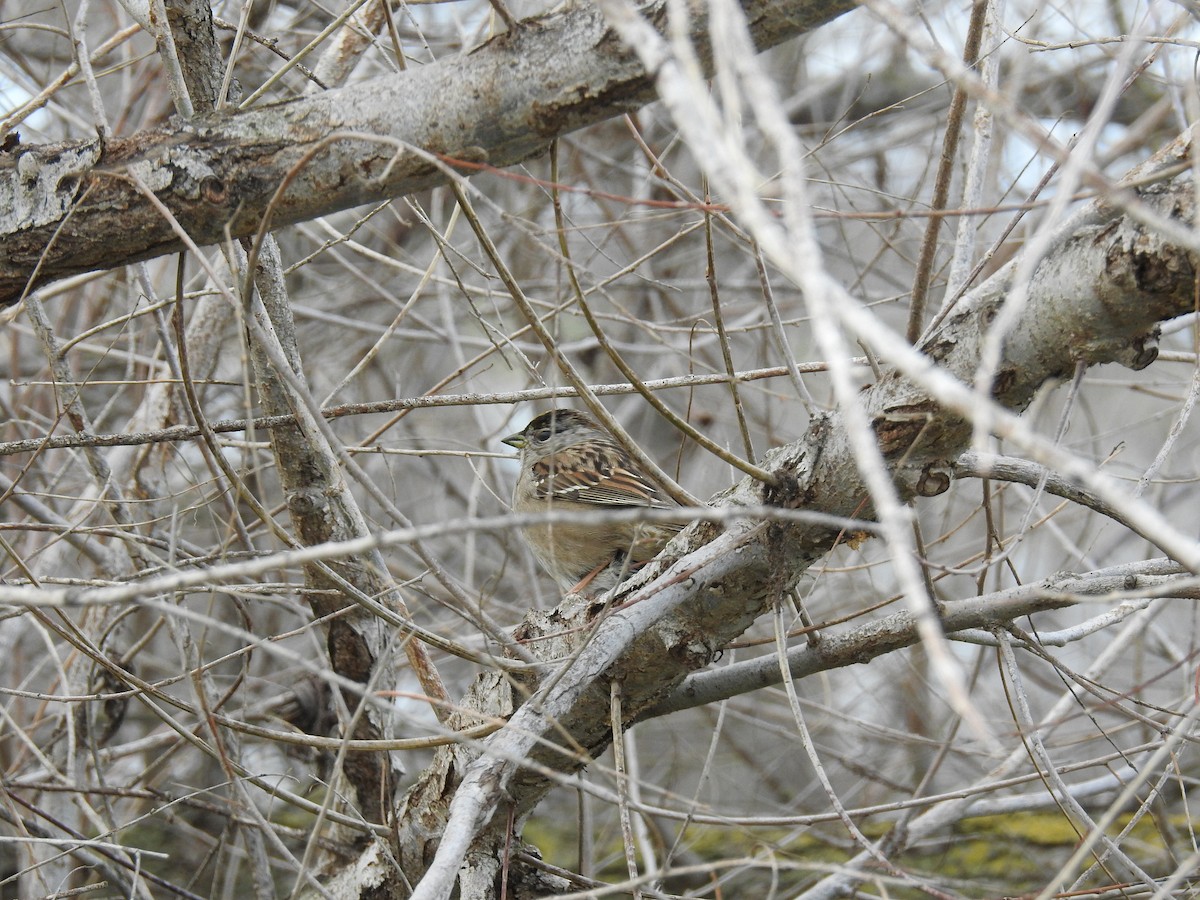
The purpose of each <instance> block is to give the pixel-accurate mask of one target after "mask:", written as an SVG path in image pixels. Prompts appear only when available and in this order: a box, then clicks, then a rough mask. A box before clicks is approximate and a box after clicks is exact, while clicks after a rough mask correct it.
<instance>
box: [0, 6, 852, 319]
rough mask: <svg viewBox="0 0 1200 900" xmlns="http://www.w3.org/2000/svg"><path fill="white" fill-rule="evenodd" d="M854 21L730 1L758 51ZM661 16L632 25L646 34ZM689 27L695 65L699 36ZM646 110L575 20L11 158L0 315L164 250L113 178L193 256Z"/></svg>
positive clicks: (597, 19) (0, 181)
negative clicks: (252, 103)
mask: <svg viewBox="0 0 1200 900" xmlns="http://www.w3.org/2000/svg"><path fill="white" fill-rule="evenodd" d="M854 6H855V4H854V3H853V2H851V0H787V2H774V0H747V2H746V4H745V10H746V15H747V18H748V19H749V21H750V22H751V27H752V28H753V32H754V36H755V39H756V40H757V42H758V46H759V48H760V49H766V48H768V47H773V46H775V45H776V44H779V43H780V42H782V41H784V40H787V39H788V38H791V37H794V36H796V35H798V34H801V33H803V32H805V31H808V30H810V29H812V28H815V27H816V26H818V25H821V24H823V23H825V22H828V21H829V20H831V19H833V18H835V17H837V16H839V15H841V14H842V13H844V12H847V11H848V10H850V9H853V8H854ZM664 9H665V3H659V4H657V6H656V7H655V10H652V11H650V12H653V13H654V18H655V20H656V21H658V22H659V24H660V25H661V24H662V22H663V21H664V17H665V13H664ZM648 14H649V12H648ZM691 24H692V29H693V40H694V41H695V42H696V45H697V46H698V47H699V48H701V51H702V52H703V48H705V47H707V46H708V38H707V32H706V22H705V20H703V19H695V20H693V22H692V23H691ZM653 99H654V87H653V84H652V82H651V80H650V79H649V77H648V76H647V74H646V72H645V71H644V69H643V68H642V66H641V64H640V63H639V62H638V61H637V60H636V58H635V57H633V55H632V54H630V53H629V52H628V51H627V50H626V49H625V48H624V47H623V46H622V44H621V42H620V41H619V40H618V39H617V37H616V36H615V35H614V34H613V33H612V32H611V31H610V29H609V28H608V27H607V26H606V25H605V23H604V18H603V16H601V15H600V13H599V12H598V11H597V10H596V9H595V7H593V6H590V5H584V4H579V5H573V6H569V7H568V8H566V9H565V10H563V11H561V12H556V13H552V14H549V15H547V16H543V17H541V18H538V19H532V20H528V21H526V22H524V23H522V27H521V28H520V29H519V30H517V31H515V32H511V33H505V34H503V35H501V36H499V37H497V38H495V39H493V40H491V41H489V42H488V43H487V44H485V45H484V46H482V47H479V48H477V49H476V50H474V51H472V52H470V53H467V54H465V55H463V56H459V57H454V58H452V59H447V60H444V61H441V62H438V63H434V64H432V65H428V66H422V67H420V68H415V69H411V70H409V71H406V72H402V73H399V74H396V75H391V76H387V77H383V78H377V79H374V80H371V81H367V82H364V83H361V84H356V85H353V86H351V87H347V88H342V89H338V90H331V91H326V92H324V93H322V94H319V95H316V96H312V97H305V98H303V99H299V100H292V101H288V102H283V103H275V104H269V105H265V106H260V107H255V108H252V109H250V110H247V111H245V112H240V113H236V114H232V115H228V114H215V115H208V116H203V117H199V118H197V119H195V120H192V121H190V122H183V123H181V122H178V121H173V122H171V123H169V124H168V125H166V126H164V127H162V128H159V129H155V130H152V131H146V132H141V133H139V134H135V135H132V136H130V137H127V138H121V139H113V140H109V141H108V142H107V143H106V144H105V145H103V146H101V144H100V143H99V142H98V141H81V142H75V143H71V144H65V145H54V146H38V147H20V146H18V147H16V148H15V149H14V150H12V151H11V152H7V153H2V154H0V210H4V211H6V212H4V213H0V302H4V303H11V302H13V301H15V300H16V299H18V298H19V297H21V296H22V294H23V293H25V292H26V291H27V290H29V289H31V288H32V287H36V286H38V285H40V284H44V283H46V282H48V281H53V280H55V279H57V278H62V277H64V276H67V275H72V274H76V273H79V272H87V271H91V270H93V269H104V268H111V267H113V266H118V265H124V264H126V263H130V262H135V261H137V260H142V259H149V258H151V257H154V256H160V255H162V254H165V253H171V252H174V251H176V250H178V249H180V243H179V240H178V238H177V236H176V235H175V233H174V232H173V231H172V229H171V227H170V225H169V224H168V223H167V222H166V221H164V219H163V217H162V216H160V215H159V214H158V213H157V212H156V211H155V210H154V209H153V207H152V206H151V205H150V204H149V203H148V202H147V201H146V199H145V198H144V197H143V196H142V195H141V194H140V193H139V192H138V190H137V188H136V187H135V185H133V184H132V183H131V182H130V179H129V178H128V177H127V175H126V174H125V173H126V172H127V171H129V170H131V169H132V170H135V171H136V172H137V173H138V175H139V177H140V178H141V179H142V181H144V182H145V183H146V184H148V185H150V186H151V187H152V188H153V189H154V191H155V194H156V196H157V197H158V198H159V199H160V200H161V201H162V202H163V203H164V204H165V205H166V207H167V208H168V209H169V210H170V211H171V213H172V214H173V215H174V216H175V218H176V219H177V220H178V221H179V222H180V223H181V224H182V225H183V227H184V229H185V230H186V231H187V233H188V235H189V236H190V237H191V238H192V240H193V241H194V242H195V243H197V244H200V245H204V244H211V243H215V242H217V241H220V240H224V239H225V237H226V233H227V232H228V234H231V235H232V236H233V237H235V238H236V237H245V236H248V235H251V234H254V233H256V232H257V231H258V230H259V228H260V227H261V225H262V223H263V217H264V215H265V214H266V212H267V208H268V204H273V205H272V206H271V211H270V212H271V221H270V224H271V225H272V226H280V225H286V224H289V223H293V222H300V221H305V220H308V219H312V218H314V217H316V216H321V215H326V214H328V213H332V212H335V211H337V210H340V209H346V208H348V207H351V206H356V205H359V204H363V203H368V202H374V201H378V200H382V199H386V198H389V197H397V196H401V195H404V194H407V193H411V192H412V191H415V190H420V189H424V188H428V187H431V186H433V185H436V184H440V183H443V182H444V181H445V179H446V174H445V172H444V170H443V169H441V168H439V165H438V164H437V163H436V161H435V160H434V158H433V156H432V154H443V155H445V156H449V157H452V158H457V159H467V160H472V161H476V162H479V161H484V162H487V163H488V164H490V165H493V166H510V165H513V164H514V163H517V162H520V161H521V160H524V159H528V158H529V157H531V156H535V155H537V154H539V153H541V152H543V151H544V150H545V148H546V146H547V145H548V144H549V142H550V141H551V140H552V139H554V138H556V137H558V136H560V135H563V134H567V133H568V132H571V131H574V130H576V129H578V128H582V127H584V126H586V125H590V124H593V123H595V122H600V121H603V120H605V119H608V118H611V117H612V116H616V115H620V114H622V113H625V112H629V111H631V110H634V109H637V108H638V107H640V106H642V105H644V104H646V103H648V102H650V101H651V100H653ZM414 151H416V152H414ZM285 181H286V187H284V188H283V189H282V190H280V187H281V185H284V184H285ZM277 191H278V192H279V196H278V197H275V195H276V192H277Z"/></svg>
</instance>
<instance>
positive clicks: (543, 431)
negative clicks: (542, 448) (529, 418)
mask: <svg viewBox="0 0 1200 900" xmlns="http://www.w3.org/2000/svg"><path fill="white" fill-rule="evenodd" d="M533 439H534V440H535V441H537V442H538V443H539V444H544V443H545V442H546V441H548V440H550V429H549V428H539V429H538V430H537V431H535V432H534V433H533Z"/></svg>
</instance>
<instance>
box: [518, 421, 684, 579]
mask: <svg viewBox="0 0 1200 900" xmlns="http://www.w3.org/2000/svg"><path fill="white" fill-rule="evenodd" d="M503 442H504V443H505V444H508V445H509V446H510V447H515V448H517V449H518V450H519V451H521V473H520V475H519V476H518V478H517V483H516V486H515V487H514V489H513V497H512V508H513V512H515V513H517V514H520V515H523V514H527V513H539V512H547V511H555V512H572V513H583V512H589V511H600V510H616V509H638V508H645V509H679V508H680V507H679V505H678V504H677V503H675V501H674V500H672V499H671V498H670V497H668V496H667V495H666V494H665V493H663V491H662V489H661V488H660V487H659V486H658V485H657V484H655V482H654V481H653V480H652V479H651V478H650V476H649V475H647V474H646V473H645V472H644V471H643V470H642V467H641V466H640V465H638V463H637V462H635V461H634V460H633V458H632V457H631V456H630V455H629V454H628V453H627V452H626V451H625V449H624V448H623V447H622V446H621V445H620V444H618V443H617V442H616V441H615V440H614V439H613V438H612V436H611V435H610V434H609V433H608V432H607V431H606V430H605V429H604V427H603V426H601V425H600V424H599V423H598V422H596V421H595V420H594V419H592V418H591V417H590V416H588V415H586V414H584V413H581V412H578V411H576V410H573V409H552V410H550V411H549V412H544V413H542V414H541V415H539V416H537V417H536V418H534V419H533V421H531V422H530V423H529V424H528V425H526V426H525V428H524V429H522V430H521V431H519V432H517V433H516V434H510V435H509V436H508V437H506V438H503ZM685 524H686V519H683V520H681V521H680V522H678V523H659V522H654V523H650V522H645V523H639V522H622V523H615V522H588V521H587V520H586V519H581V520H580V521H577V522H569V523H565V522H556V523H547V524H542V525H528V526H522V528H521V531H522V534H523V536H524V538H525V541H526V543H528V544H529V549H530V550H532V551H533V555H534V556H535V557H536V558H537V561H538V562H539V563H540V564H541V566H542V568H543V569H545V570H546V572H547V573H548V574H549V575H550V577H551V578H553V579H554V580H555V582H557V584H558V586H559V587H560V588H562V589H563V590H564V591H567V592H568V593H572V592H578V591H582V590H583V589H584V588H585V587H586V586H588V584H589V583H590V582H591V581H592V579H593V578H594V577H595V576H596V575H597V574H598V573H599V572H600V571H601V570H603V569H604V568H606V567H607V566H608V565H610V564H611V563H613V562H614V561H616V560H618V559H622V560H627V561H628V562H629V563H631V564H641V563H644V562H646V561H648V560H650V559H651V558H653V557H654V556H655V555H657V554H658V551H659V550H661V549H662V548H663V546H664V545H665V544H666V543H667V541H669V540H670V539H671V537H672V536H674V534H675V533H676V532H678V531H679V530H680V529H681V528H682V527H683V526H684V525H685Z"/></svg>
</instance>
